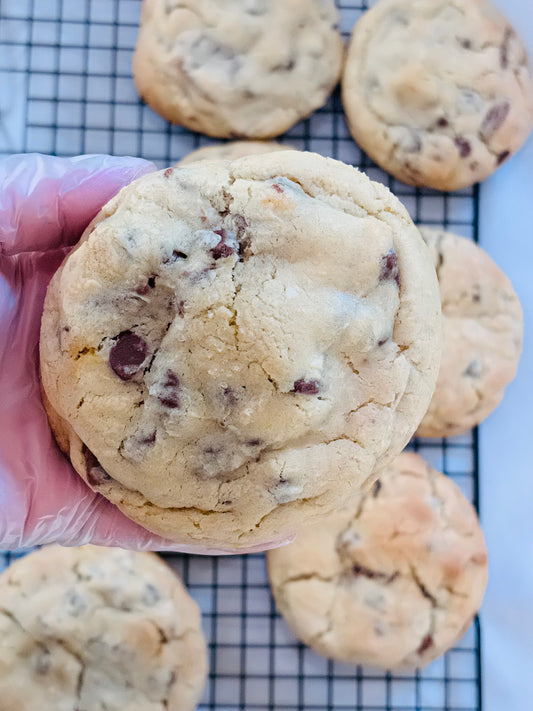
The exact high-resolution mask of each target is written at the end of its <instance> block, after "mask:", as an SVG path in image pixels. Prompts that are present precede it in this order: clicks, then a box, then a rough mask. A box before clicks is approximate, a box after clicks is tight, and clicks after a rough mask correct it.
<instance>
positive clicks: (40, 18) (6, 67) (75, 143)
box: [0, 0, 482, 711]
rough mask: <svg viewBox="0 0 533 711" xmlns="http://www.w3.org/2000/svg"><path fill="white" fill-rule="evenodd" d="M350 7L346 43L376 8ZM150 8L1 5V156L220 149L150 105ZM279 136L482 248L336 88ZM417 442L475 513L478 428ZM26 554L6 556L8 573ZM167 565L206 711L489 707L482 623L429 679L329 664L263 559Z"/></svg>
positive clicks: (468, 221) (97, 0) (162, 154)
mask: <svg viewBox="0 0 533 711" xmlns="http://www.w3.org/2000/svg"><path fill="white" fill-rule="evenodd" d="M221 1H222V0H221ZM370 4H372V2H370ZM338 5H339V9H340V11H341V29H342V31H343V32H344V34H346V35H347V34H348V33H349V31H350V29H351V28H352V26H353V24H354V23H355V21H356V20H357V19H358V17H359V16H360V14H361V12H363V11H364V10H365V9H366V8H367V7H368V3H366V2H364V0H363V1H362V2H357V1H356V2H350V1H349V0H338ZM140 7H141V2H140V0H74V1H73V0H0V155H3V154H9V153H17V152H31V151H38V152H41V153H54V154H57V155H64V156H69V155H75V154H78V153H112V154H117V155H138V156H142V157H144V158H147V159H149V160H152V161H154V162H155V163H156V164H157V165H158V166H160V167H164V166H167V165H170V164H171V163H173V162H175V161H176V160H178V159H179V158H181V157H182V156H183V155H185V154H186V153H187V152H189V151H190V150H192V149H194V148H197V147H199V146H200V145H206V144H208V143H211V142H212V141H211V140H210V139H208V138H206V137H203V136H201V135H199V134H194V133H191V132H190V131H187V130H185V129H182V128H181V127H178V126H171V125H170V124H168V123H167V122H165V121H164V120H163V119H162V118H160V117H159V116H158V115H156V114H155V113H154V112H153V111H151V109H150V108H148V107H147V106H145V105H143V104H142V102H141V101H140V100H139V98H138V96H137V94H136V92H135V89H134V86H133V82H132V78H131V57H132V52H133V48H134V45H135V40H136V34H137V26H138V21H139V13H140ZM281 141H286V142H288V143H290V144H292V145H293V146H294V147H296V148H301V149H306V150H312V151H316V152H317V153H322V154H324V155H329V156H333V157H335V158H340V159H341V160H344V161H345V162H347V163H352V164H354V165H357V166H360V167H361V168H362V169H363V170H365V171H366V172H367V173H368V174H369V175H370V177H371V178H374V179H376V180H380V181H381V182H384V183H385V184H387V185H388V186H389V187H390V188H391V190H393V192H395V193H396V194H397V195H398V196H399V197H400V199H401V200H402V201H403V202H404V204H405V205H406V207H407V208H408V210H409V211H410V213H411V215H412V217H413V219H415V221H416V222H418V223H426V224H433V225H436V226H442V227H445V228H448V229H450V230H452V231H454V232H457V233H458V234H462V235H463V236H465V237H470V238H472V239H476V240H477V230H478V203H479V195H478V191H477V188H473V189H470V190H463V191H460V192H457V193H453V194H443V193H438V192H435V191H431V190H419V189H414V188H410V187H407V186H405V185H403V184H401V183H397V182H396V181H395V180H394V179H393V178H391V177H390V176H387V175H386V174H385V173H383V172H382V171H381V170H379V169H378V168H377V167H376V166H375V165H374V164H373V163H372V162H371V161H370V160H369V159H368V158H367V157H366V156H365V155H364V153H362V152H361V151H360V150H359V149H358V147H357V146H356V145H355V143H354V142H353V140H352V139H351V137H350V135H349V133H348V131H347V128H346V124H345V122H344V117H343V112H342V104H341V101H340V96H339V94H338V92H337V93H336V94H334V96H333V97H332V98H331V99H330V101H329V102H328V104H327V105H326V106H325V107H324V108H323V109H321V110H320V111H317V112H316V113H315V114H314V115H313V116H312V117H311V118H310V119H309V120H307V121H303V122H302V123H300V124H298V125H297V126H295V127H294V128H293V129H291V130H290V131H289V132H288V133H287V134H286V135H285V136H283V137H282V138H281ZM411 446H412V447H413V448H414V449H416V450H417V451H419V452H420V454H421V455H422V456H424V457H425V458H426V459H427V460H428V461H429V462H430V463H431V464H432V465H433V466H434V467H436V468H437V469H440V470H441V471H444V472H446V473H447V474H448V475H450V476H451V477H453V479H454V480H455V481H456V482H457V483H458V485H459V486H460V488H461V489H462V491H463V493H464V494H465V495H466V496H467V497H468V498H469V499H470V500H471V501H473V503H474V504H475V505H476V507H477V503H478V448H477V433H476V432H472V433H470V434H467V435H465V436H462V437H455V438H453V439H448V440H421V439H420V440H414V442H413V443H412V445H411ZM23 554H24V553H23V552H20V553H14V554H13V553H12V554H3V555H2V554H0V568H1V567H5V566H6V565H8V564H9V562H10V560H11V559H12V557H13V556H18V555H23ZM167 559H168V561H169V562H170V563H171V565H172V566H173V567H174V568H175V569H176V570H177V571H179V572H180V573H181V574H182V576H183V578H184V581H185V583H186V584H187V586H188V588H189V590H190V592H191V594H192V595H193V596H194V597H195V598H196V600H197V601H198V603H199V605H200V607H201V609H202V613H203V620H204V628H205V632H206V635H207V638H208V640H209V644H210V666H211V672H210V678H209V683H208V685H207V688H206V692H205V695H204V698H203V701H202V706H201V708H202V709H215V708H216V709H224V710H233V709H235V710H237V709H256V710H258V711H263V710H265V711H266V710H267V709H276V711H278V710H279V711H281V710H285V711H292V710H294V709H313V710H317V711H318V710H324V711H326V710H330V709H339V710H342V709H355V710H357V711H431V710H432V711H481V708H482V700H481V658H480V630H479V622H478V621H477V620H476V622H475V623H474V625H473V626H472V627H471V628H470V630H469V631H468V632H467V634H466V635H465V636H464V638H463V639H462V640H461V641H460V642H459V643H458V645H457V646H456V647H455V648H454V649H453V650H451V651H450V652H449V653H448V654H446V655H445V656H444V657H443V658H441V659H439V660H437V661H435V662H434V663H433V664H431V665H430V666H429V667H428V668H426V669H425V670H423V671H420V672H416V673H395V674H390V673H387V674H383V673H380V672H378V671H376V670H372V669H370V668H363V667H359V668H354V667H351V666H348V665H345V664H338V663H335V662H331V661H327V660H325V659H322V658H321V657H319V656H317V655H316V654H314V653H313V652H312V651H311V650H309V649H307V648H305V647H303V646H302V645H300V644H298V642H297V641H296V640H295V638H294V637H293V635H292V634H291V633H290V632H289V630H288V629H287V627H286V626H285V624H284V623H283V620H282V619H281V618H280V617H279V615H278V614H277V613H276V610H275V607H274V603H273V600H272V597H271V595H270V592H269V587H268V580H267V575H266V567H265V558H264V556H263V555H259V554H258V555H249V556H234V557H224V558H216V557H213V558H211V557H201V556H185V555H173V556H168V557H167Z"/></svg>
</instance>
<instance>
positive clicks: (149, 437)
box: [139, 430, 157, 445]
mask: <svg viewBox="0 0 533 711" xmlns="http://www.w3.org/2000/svg"><path fill="white" fill-rule="evenodd" d="M156 434H157V430H154V431H153V432H151V433H150V434H149V435H146V437H141V439H139V442H140V444H145V445H149V444H154V442H155V439H156Z"/></svg>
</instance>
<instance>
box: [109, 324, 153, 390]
mask: <svg viewBox="0 0 533 711" xmlns="http://www.w3.org/2000/svg"><path fill="white" fill-rule="evenodd" d="M115 341H116V343H115V345H114V346H113V348H111V350H110V351H109V365H110V366H111V368H112V370H113V371H114V372H115V373H116V374H117V375H118V377H119V378H121V380H131V378H133V376H134V375H135V374H136V373H138V372H139V370H140V368H141V365H142V364H143V363H144V361H145V360H146V356H147V354H148V346H147V345H146V341H145V340H144V339H143V338H141V337H140V336H138V335H137V334H136V333H132V332H131V331H122V333H119V335H118V336H115Z"/></svg>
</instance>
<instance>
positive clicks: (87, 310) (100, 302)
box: [41, 151, 440, 550]
mask: <svg viewBox="0 0 533 711" xmlns="http://www.w3.org/2000/svg"><path fill="white" fill-rule="evenodd" d="M439 324H440V306H439V298H438V285H437V280H436V276H435V270H434V268H433V266H432V264H431V260H430V258H429V254H428V251H427V248H426V246H425V245H424V243H423V241H422V239H421V237H420V235H419V232H418V230H417V229H416V228H415V227H414V225H413V223H412V222H411V220H410V218H409V216H408V214H407V212H406V211H405V209H404V208H403V207H402V205H401V204H400V203H399V202H398V201H397V200H396V198H394V196H393V195H392V194H391V193H390V192H389V191H388V190H387V189H386V188H385V187H384V186H382V185H379V184H377V183H373V182H372V181H370V180H369V179H368V178H367V177H366V176H364V175H363V174H361V173H359V172H358V171H357V170H356V169H354V168H352V167H350V166H346V165H344V164H342V163H340V162H338V161H334V160H331V159H327V158H322V157H321V156H318V155H315V154H310V153H301V152H297V151H282V152H278V153H269V154H265V155H261V156H253V157H248V158H242V159H240V160H237V161H235V162H233V163H228V162H225V161H218V162H217V161H212V162H209V161H202V162H199V163H193V164H191V165H190V166H185V167H183V168H179V169H178V168H175V169H171V168H170V169H167V170H165V171H161V172H159V173H154V174H152V175H148V176H146V177H144V178H142V179H140V180H138V181H136V182H135V183H133V184H131V185H130V186H128V187H127V188H125V189H124V190H122V192H121V193H120V194H119V195H118V196H117V197H116V198H114V199H113V200H112V201H111V202H110V203H108V205H107V206H106V207H104V209H103V210H102V212H101V213H100V215H99V216H98V217H97V218H96V220H95V222H94V223H93V224H92V225H91V226H90V227H89V228H88V229H87V230H86V233H85V235H84V237H83V238H82V241H81V243H80V245H79V246H78V248H77V249H76V250H75V251H73V252H72V253H71V254H70V256H69V257H68V258H67V260H66V261H65V262H64V264H63V266H62V267H61V268H60V269H59V270H58V272H57V273H56V275H55V276H54V278H53V280H52V282H51V284H50V287H49V289H48V294H47V298H46V303H45V307H44V314H43V322H42V332H41V374H42V380H43V386H44V391H45V393H46V396H47V400H48V401H49V402H48V404H47V409H48V412H49V417H50V421H51V423H52V426H53V428H54V430H55V432H56V436H57V439H58V442H60V443H61V444H62V447H63V449H64V451H66V452H67V453H68V454H69V455H70V458H71V461H72V463H73V465H74V467H75V469H76V470H77V471H78V473H79V474H80V475H81V476H82V477H83V478H84V479H85V481H87V483H89V485H90V486H92V487H93V489H95V490H96V491H98V492H100V493H102V494H103V495H104V496H106V497H107V498H109V499H110V500H111V501H113V502H114V503H115V504H117V505H118V506H119V507H120V508H121V510H122V511H124V513H126V515H128V516H130V517H131V518H132V519H134V520H136V521H138V522H139V523H141V524H142V525H143V526H145V527H146V528H148V529H150V530H152V531H154V532H156V533H160V534H161V535H163V536H164V537H166V538H172V539H174V540H177V541H180V542H184V543H195V542H196V543H198V544H204V545H206V544H209V545H210V547H215V548H216V547H218V548H225V549H230V550H233V549H238V548H241V549H242V548H245V549H246V548H247V547H248V546H257V545H267V544H270V543H272V542H274V543H275V542H280V541H282V540H284V539H286V538H287V537H288V536H290V535H292V534H293V532H294V531H295V530H297V529H298V528H299V526H300V525H301V524H302V523H303V522H304V521H305V520H307V519H308V518H309V517H311V516H313V515H317V514H318V513H320V512H323V511H328V510H333V509H335V508H337V507H338V505H339V503H340V502H341V501H344V500H345V499H346V497H347V496H348V497H349V496H351V495H353V496H355V495H356V493H357V491H358V489H359V487H360V486H362V485H363V484H364V482H365V481H366V480H367V479H368V477H370V476H371V475H372V472H373V470H374V468H375V467H377V466H383V465H384V464H385V463H386V462H387V461H388V460H389V459H390V458H392V457H394V456H395V455H396V454H398V453H399V452H400V451H401V450H402V449H403V447H404V446H405V444H406V443H407V441H408V440H409V438H410V436H411V435H412V433H413V431H414V430H415V429H416V427H417V426H418V424H419V422H420V419H421V417H422V415H423V413H424V412H425V411H426V410H427V406H428V405H429V400H430V398H431V394H432V392H433V388H434V384H435V380H436V375H437V370H438V363H439V360H440V328H439Z"/></svg>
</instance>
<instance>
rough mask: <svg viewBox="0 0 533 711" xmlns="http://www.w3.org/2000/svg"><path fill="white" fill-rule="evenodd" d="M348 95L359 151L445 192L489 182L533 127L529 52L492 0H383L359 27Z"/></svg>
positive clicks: (347, 76)
mask: <svg viewBox="0 0 533 711" xmlns="http://www.w3.org/2000/svg"><path fill="white" fill-rule="evenodd" d="M342 92H343V102H344V108H345V111H346V114H347V118H348V123H349V126H350V129H351V132H352V134H353V136H354V138H355V140H356V141H357V142H358V144H359V145H360V146H361V148H363V150H365V151H366V152H367V153H368V155H369V156H370V157H371V158H372V159H373V160H374V161H375V162H376V163H378V165H380V166H381V167H382V168H383V169H384V170H386V171H387V172H389V173H391V174H392V175H394V177H396V178H398V180H401V181H403V182H404V183H409V184H411V185H419V186H426V187H430V188H436V189H438V190H457V189H459V188H463V187H465V186H468V185H472V184H474V183H476V182H478V181H481V180H484V179H485V178H487V177H488V176H489V175H490V174H491V173H492V172H493V171H494V170H496V168H498V166H500V165H501V164H502V163H503V162H504V161H505V160H507V158H509V156H511V155H512V154H513V153H515V152H516V151H517V150H518V149H519V148H520V147H521V146H522V144H523V143H524V142H525V140H526V138H527V137H528V135H529V133H530V131H531V128H532V127H533V78H532V72H531V68H530V66H529V64H528V59H527V55H526V50H525V48H524V45H523V44H522V41H521V40H520V38H519V37H518V35H517V33H516V31H515V30H514V28H513V27H511V25H510V24H509V22H508V21H507V20H506V18H505V17H504V16H503V15H501V14H500V13H499V12H498V10H496V8H495V7H494V6H493V5H492V4H490V3H489V2H487V0H379V2H378V3H377V4H376V5H374V6H373V7H372V9H370V10H369V11H368V12H366V13H365V14H364V15H363V16H362V18H361V19H360V20H359V21H358V22H357V23H356V25H355V27H354V30H353V33H352V37H351V41H350V46H349V50H348V55H347V60H346V65H345V71H344V76H343V83H342Z"/></svg>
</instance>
